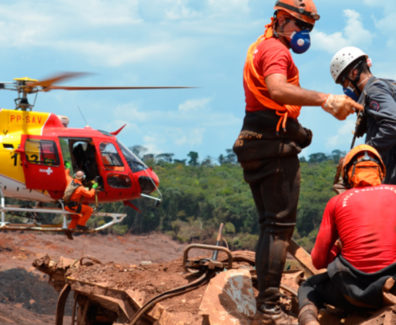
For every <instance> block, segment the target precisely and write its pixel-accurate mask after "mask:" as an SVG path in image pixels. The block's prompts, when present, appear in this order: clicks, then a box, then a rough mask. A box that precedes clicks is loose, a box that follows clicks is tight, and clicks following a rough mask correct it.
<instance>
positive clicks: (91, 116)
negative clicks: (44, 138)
mask: <svg viewBox="0 0 396 325" xmlns="http://www.w3.org/2000/svg"><path fill="white" fill-rule="evenodd" d="M315 3H316V6H317V8H318V12H319V14H320V15H321V19H320V20H319V22H318V23H317V24H316V26H315V29H314V31H313V32H312V34H311V39H312V46H311V48H310V50H309V51H308V52H306V53H304V54H302V55H297V54H293V57H294V59H295V62H296V64H297V66H298V67H299V70H300V76H301V85H302V87H304V88H308V89H314V90H319V91H323V92H329V93H338V94H340V93H342V90H341V89H340V88H339V87H338V86H336V85H335V84H333V81H332V79H331V76H330V73H329V62H330V60H331V57H332V56H333V54H334V53H335V52H336V51H337V50H338V49H340V48H342V47H343V46H349V45H353V46H358V47H361V48H362V49H363V50H364V51H366V52H367V53H368V54H369V56H370V57H371V59H372V61H373V68H372V71H373V73H374V74H375V75H377V76H381V77H388V78H396V65H395V55H394V54H395V53H396V38H395V37H394V35H395V33H396V2H395V1H393V0H385V1H382V2H380V1H374V0H349V1H340V0H332V1H328V0H317V1H316V2H315ZM273 4H274V1H269V0H266V1H262V0H118V1H110V0H108V1H104V0H102V1H100V0H84V1H81V0H80V1H77V0H51V1H50V0H37V1H34V2H32V1H28V0H13V1H10V2H8V1H7V2H6V3H5V1H2V2H0V28H1V31H2V32H1V33H0V48H1V51H0V59H1V62H2V64H1V68H0V71H1V74H0V81H12V79H13V78H15V77H25V76H28V77H31V78H36V79H44V78H46V77H49V76H52V75H54V74H56V73H58V72H64V71H71V72H76V71H82V72H89V73H92V74H90V75H87V76H85V77H83V78H79V79H75V80H70V81H67V82H64V83H62V85H81V86H84V85H96V86H104V85H131V86H157V85H168V86H178V85H184V86H196V87H198V88H195V89H187V90H135V91H106V92H98V91H95V92H69V91H60V90H54V91H51V92H48V93H40V94H39V96H38V98H37V102H36V108H35V109H36V110H39V111H51V112H54V113H56V114H63V115H67V116H69V118H70V120H71V122H70V126H71V127H83V126H85V125H86V123H88V124H89V125H90V126H91V127H93V128H97V129H104V130H107V131H113V130H116V129H118V128H119V127H120V126H121V125H123V124H124V123H127V127H126V128H125V129H124V130H123V131H122V132H121V133H120V135H119V139H120V140H121V141H122V142H123V143H124V144H126V145H127V146H133V145H142V146H145V147H146V148H147V149H148V152H151V153H156V154H158V153H174V154H175V156H174V157H175V158H178V159H184V158H186V157H187V154H188V152H189V151H196V152H198V153H199V157H200V159H201V160H202V159H204V158H206V157H207V156H210V157H212V158H213V159H214V160H216V159H217V157H218V156H219V155H220V154H224V153H225V150H226V149H229V148H231V147H232V145H233V142H234V140H235V138H236V137H237V135H238V133H239V130H240V128H241V124H242V119H243V116H244V94H243V89H242V68H243V64H244V61H245V56H246V50H247V48H248V46H249V45H250V43H252V42H253V41H255V40H256V38H257V37H258V36H259V35H260V34H261V33H262V32H263V30H264V25H265V24H267V23H268V22H269V19H270V17H271V15H272V13H273ZM14 97H15V94H14V93H12V92H9V91H2V92H0V106H1V107H5V108H13V99H14ZM80 111H81V112H82V114H83V116H84V117H82V115H81V113H80ZM299 120H300V122H301V123H302V124H303V125H304V126H305V127H308V128H310V129H312V130H313V133H314V138H313V142H312V144H311V146H310V147H308V148H307V149H304V151H303V152H302V155H304V156H309V154H311V153H315V152H325V153H327V154H328V153H331V151H332V150H334V149H341V150H348V148H349V146H350V144H351V140H352V130H353V126H354V122H355V117H354V116H351V117H349V118H348V119H347V120H346V121H337V120H336V119H335V118H333V117H332V116H331V115H329V114H328V113H326V112H324V111H323V110H322V109H321V108H319V107H304V108H303V110H302V113H301V116H300V118H299Z"/></svg>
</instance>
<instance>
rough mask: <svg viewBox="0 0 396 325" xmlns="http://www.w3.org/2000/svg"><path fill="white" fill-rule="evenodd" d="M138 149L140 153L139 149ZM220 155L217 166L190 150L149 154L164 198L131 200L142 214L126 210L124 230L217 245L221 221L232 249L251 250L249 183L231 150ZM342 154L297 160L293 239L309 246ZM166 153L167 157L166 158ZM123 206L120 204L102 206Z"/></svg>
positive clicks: (253, 229)
mask: <svg viewBox="0 0 396 325" xmlns="http://www.w3.org/2000/svg"><path fill="white" fill-rule="evenodd" d="M140 151H144V150H142V149H141V148H140ZM226 152H227V154H226V155H220V157H219V161H221V162H222V163H221V164H220V165H214V164H212V162H211V159H210V158H209V157H208V158H207V159H205V160H203V161H202V163H199V162H198V154H197V153H195V152H192V151H191V152H190V153H189V154H188V157H189V158H190V159H189V160H188V163H187V164H186V161H185V160H184V161H180V160H176V159H175V160H172V159H168V157H171V154H166V155H160V156H158V157H157V156H154V155H150V154H149V155H147V154H146V155H145V156H146V158H147V157H150V159H149V162H151V163H152V166H153V168H154V170H155V171H156V173H157V174H158V176H159V178H160V190H161V192H162V195H163V201H162V203H161V205H160V206H159V207H155V206H154V204H153V202H152V201H150V200H146V199H140V200H136V201H135V202H134V204H135V205H136V207H137V208H138V209H140V211H141V212H137V211H136V210H134V209H132V208H129V207H128V208H126V210H127V214H128V217H127V218H125V219H124V221H123V223H122V225H121V226H120V229H118V227H117V228H114V231H117V232H118V231H121V232H122V233H125V232H131V233H147V232H151V231H161V232H164V233H167V234H169V235H171V236H172V237H173V238H175V239H177V240H179V241H182V242H193V241H194V242H207V243H210V244H214V243H215V238H216V234H217V231H218V227H219V225H220V223H222V222H223V223H224V225H225V226H224V230H223V236H224V238H225V239H226V240H227V242H228V244H229V245H230V247H231V248H232V249H252V250H254V248H255V246H256V243H257V238H258V224H257V212H256V207H255V205H254V202H253V199H252V195H251V192H250V189H249V186H248V185H247V184H246V183H245V182H244V180H243V173H242V168H241V167H240V166H239V164H237V163H236V160H235V157H234V156H233V155H232V152H230V150H227V151H226ZM339 155H340V152H339V151H334V152H333V153H332V155H331V156H326V155H324V154H323V153H319V154H312V155H310V159H309V160H308V161H307V160H306V159H301V191H300V200H299V205H298V217H297V226H296V230H295V234H294V237H295V238H296V239H297V240H298V242H299V243H300V244H302V245H303V247H305V248H306V249H311V248H312V246H313V243H314V241H315V236H316V232H317V229H318V226H319V224H320V221H321V218H322V213H323V210H324V207H325V205H326V203H327V202H328V200H329V199H330V198H331V197H332V196H333V193H332V191H331V185H332V181H333V177H334V173H335V170H336V161H337V160H338V158H339ZM164 157H167V158H166V159H165V158H164ZM104 209H105V210H107V211H109V210H112V211H118V212H120V211H122V210H123V209H125V207H124V206H122V204H120V203H114V204H111V205H108V206H107V207H105V208H104Z"/></svg>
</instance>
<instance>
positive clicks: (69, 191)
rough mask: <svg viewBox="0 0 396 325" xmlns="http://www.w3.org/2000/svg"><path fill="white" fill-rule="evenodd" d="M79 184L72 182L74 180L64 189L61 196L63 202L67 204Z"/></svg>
mask: <svg viewBox="0 0 396 325" xmlns="http://www.w3.org/2000/svg"><path fill="white" fill-rule="evenodd" d="M80 186H81V184H79V183H76V182H74V179H73V180H72V181H71V182H70V184H69V185H68V186H67V187H66V190H65V194H64V195H63V201H65V202H67V201H69V200H70V198H71V196H72V195H73V193H74V192H75V191H76V189H77V188H79V187H80Z"/></svg>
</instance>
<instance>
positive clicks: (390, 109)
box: [367, 83, 396, 151]
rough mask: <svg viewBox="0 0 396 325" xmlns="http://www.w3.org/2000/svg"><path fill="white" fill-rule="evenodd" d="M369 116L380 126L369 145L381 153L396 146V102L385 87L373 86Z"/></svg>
mask: <svg viewBox="0 0 396 325" xmlns="http://www.w3.org/2000/svg"><path fill="white" fill-rule="evenodd" d="M367 114H368V115H369V116H371V117H372V118H373V119H375V121H376V124H377V126H378V131H377V132H376V134H375V135H374V136H373V137H372V138H371V139H369V140H368V142H367V143H368V144H370V145H372V146H373V147H374V148H376V149H378V150H380V151H387V150H389V149H390V148H391V147H393V146H395V145H396V101H395V99H394V98H393V97H392V95H391V94H390V93H389V91H388V90H387V89H386V88H385V85H383V84H380V83H376V84H375V86H374V85H373V88H372V89H371V90H370V95H369V99H368V102H367Z"/></svg>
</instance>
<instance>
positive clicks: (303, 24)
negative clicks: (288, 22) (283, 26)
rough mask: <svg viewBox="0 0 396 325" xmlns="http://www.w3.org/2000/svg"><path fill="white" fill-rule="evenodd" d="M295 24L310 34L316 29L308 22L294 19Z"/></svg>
mask: <svg viewBox="0 0 396 325" xmlns="http://www.w3.org/2000/svg"><path fill="white" fill-rule="evenodd" d="M294 23H295V24H296V26H297V27H298V28H300V29H301V30H307V31H308V32H310V31H312V29H313V27H314V26H313V25H311V24H308V23H306V22H304V21H302V20H298V19H294Z"/></svg>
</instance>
